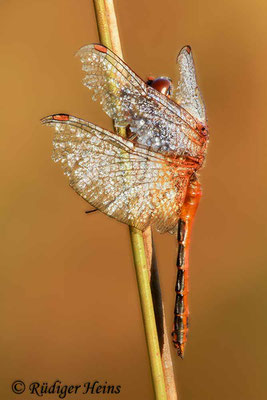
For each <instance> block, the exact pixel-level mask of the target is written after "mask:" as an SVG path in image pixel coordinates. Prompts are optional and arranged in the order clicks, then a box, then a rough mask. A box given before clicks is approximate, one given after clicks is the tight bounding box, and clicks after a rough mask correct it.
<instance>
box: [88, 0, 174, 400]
mask: <svg viewBox="0 0 267 400" xmlns="http://www.w3.org/2000/svg"><path fill="white" fill-rule="evenodd" d="M93 1H94V7H95V14H96V20H97V27H98V32H99V37H100V41H101V43H102V44H104V45H105V46H107V47H109V48H110V49H111V50H114V51H116V53H117V54H118V56H119V57H121V58H122V53H121V50H120V49H121V47H120V38H119V34H118V27H117V24H116V16H115V12H114V6H113V1H112V0H93ZM119 133H120V134H121V135H122V136H125V135H126V134H125V129H120V132H119ZM129 231H130V238H131V243H132V250H133V258H134V265H135V269H136V277H137V284H138V290H139V295H140V302H141V309H142V315H143V321H144V328H145V334H146V341H147V348H148V354H149V360H150V368H151V374H152V381H153V387H154V391H155V398H156V400H167V394H166V388H165V382H164V374H163V369H162V363H161V355H160V348H159V342H158V335H157V327H156V322H155V314H154V308H153V302H152V296H151V289H150V281H149V274H148V268H147V262H146V253H145V247H144V240H143V234H142V232H141V231H140V230H138V229H136V228H132V227H130V228H129Z"/></svg>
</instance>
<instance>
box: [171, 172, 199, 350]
mask: <svg viewBox="0 0 267 400" xmlns="http://www.w3.org/2000/svg"><path fill="white" fill-rule="evenodd" d="M200 198H201V186H200V183H199V182H198V181H197V180H196V178H195V177H193V180H191V182H190V183H189V185H188V188H187V192H186V196H185V200H184V204H183V206H182V209H181V213H180V219H179V221H178V232H177V241H178V256H177V263H176V265H177V279H176V285H175V292H176V300H175V307H174V324H173V331H172V338H173V344H174V347H175V348H176V349H177V354H178V356H180V357H181V358H183V355H184V347H185V343H186V341H187V333H188V321H189V308H188V268H189V245H190V238H191V229H192V223H193V220H194V216H195V213H196V210H197V207H198V204H199V201H200Z"/></svg>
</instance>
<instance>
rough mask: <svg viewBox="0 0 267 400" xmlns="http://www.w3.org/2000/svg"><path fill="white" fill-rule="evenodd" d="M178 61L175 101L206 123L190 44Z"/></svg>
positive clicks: (178, 57)
mask: <svg viewBox="0 0 267 400" xmlns="http://www.w3.org/2000/svg"><path fill="white" fill-rule="evenodd" d="M176 62H177V66H178V69H179V74H180V79H179V82H178V86H177V89H176V91H175V95H174V97H175V101H176V102H177V103H178V104H179V105H180V106H182V107H183V108H185V109H186V110H187V111H188V112H189V113H190V114H191V115H193V116H194V117H195V118H196V119H197V120H199V121H200V122H201V123H202V124H204V125H205V124H206V111H205V105H204V102H203V99H202V96H201V93H200V90H199V88H198V85H197V80H196V71H195V65H194V60H193V56H192V51H191V48H190V46H185V47H183V48H182V50H181V51H180V53H179V54H178V56H177V60H176Z"/></svg>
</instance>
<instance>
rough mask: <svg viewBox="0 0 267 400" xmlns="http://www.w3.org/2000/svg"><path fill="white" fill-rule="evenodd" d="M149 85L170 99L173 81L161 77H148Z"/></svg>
mask: <svg viewBox="0 0 267 400" xmlns="http://www.w3.org/2000/svg"><path fill="white" fill-rule="evenodd" d="M146 83H147V85H149V86H151V87H153V88H154V89H156V90H157V91H158V92H160V93H162V94H165V96H168V97H170V96H171V94H172V80H171V79H170V78H167V77H166V76H160V77H159V78H156V79H155V78H153V77H148V78H147V82H146Z"/></svg>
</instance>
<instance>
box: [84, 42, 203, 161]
mask: <svg viewBox="0 0 267 400" xmlns="http://www.w3.org/2000/svg"><path fill="white" fill-rule="evenodd" d="M77 55H78V56H80V58H81V62H82V64H83V67H82V68H83V70H84V71H85V72H86V76H85V78H84V80H83V83H84V85H85V86H87V87H88V88H89V89H93V90H94V95H93V99H95V100H97V99H99V100H100V103H101V104H102V107H103V109H104V111H105V112H106V113H107V114H108V115H109V116H110V117H111V118H112V119H113V120H114V121H115V125H116V126H127V125H130V129H131V131H132V132H134V133H135V134H136V136H137V141H138V143H140V144H142V145H145V146H147V147H148V148H151V149H153V150H155V151H157V152H161V153H164V154H166V153H175V154H176V155H183V154H189V155H191V156H197V155H198V154H199V152H200V151H201V146H202V142H201V139H202V138H200V136H199V133H198V131H197V129H196V127H197V122H196V120H195V119H194V118H193V117H192V116H191V115H190V114H189V113H188V112H187V111H186V110H184V109H183V108H181V107H180V106H179V105H178V104H177V103H175V102H174V101H172V100H170V99H169V98H167V97H166V96H164V95H163V94H161V93H159V92H158V91H156V90H155V89H153V88H152V87H150V86H148V85H147V84H146V83H145V82H144V81H143V80H142V79H141V78H139V77H138V76H137V75H136V74H135V73H134V72H133V71H132V70H131V69H130V68H129V67H128V66H127V64H125V63H124V62H123V61H122V60H121V59H120V58H119V57H118V56H116V54H114V53H113V52H112V51H111V50H109V49H107V48H106V47H104V46H102V45H96V44H91V45H88V46H84V47H82V48H81V49H80V50H79V51H78V53H77Z"/></svg>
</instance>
